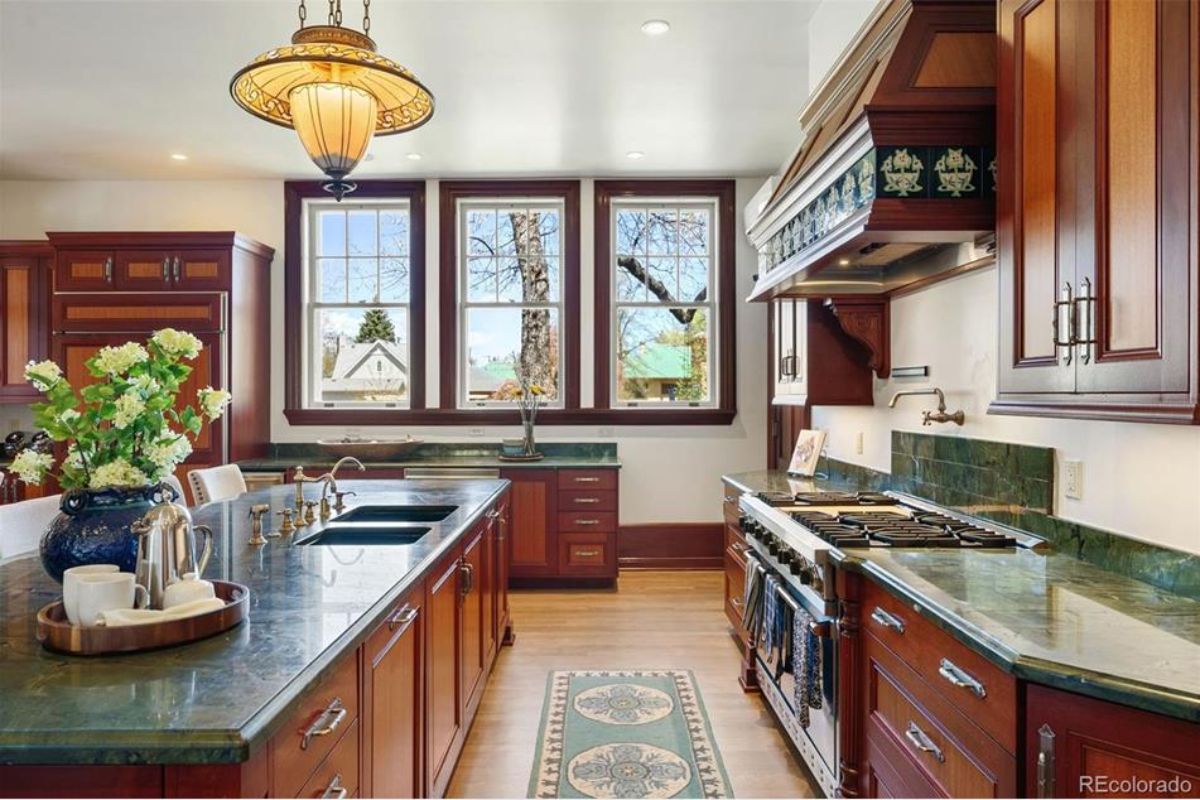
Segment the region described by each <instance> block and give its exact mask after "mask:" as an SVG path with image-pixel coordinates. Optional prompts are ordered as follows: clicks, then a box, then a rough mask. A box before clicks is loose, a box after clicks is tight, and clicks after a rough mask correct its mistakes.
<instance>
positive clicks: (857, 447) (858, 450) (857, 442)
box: [854, 431, 863, 456]
mask: <svg viewBox="0 0 1200 800" xmlns="http://www.w3.org/2000/svg"><path fill="white" fill-rule="evenodd" d="M862 451H863V432H862V431H859V432H858V433H856V434H854V454H855V455H860V456H861V455H862Z"/></svg>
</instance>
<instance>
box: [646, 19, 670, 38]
mask: <svg viewBox="0 0 1200 800" xmlns="http://www.w3.org/2000/svg"><path fill="white" fill-rule="evenodd" d="M669 30H671V23H669V22H667V21H666V20H665V19H648V20H646V21H645V22H643V23H642V33H644V34H646V35H647V36H662V35H663V34H664V33H666V32H667V31H669Z"/></svg>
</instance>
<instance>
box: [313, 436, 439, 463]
mask: <svg viewBox="0 0 1200 800" xmlns="http://www.w3.org/2000/svg"><path fill="white" fill-rule="evenodd" d="M423 444H425V442H424V440H422V439H414V438H412V437H411V436H408V437H405V438H404V439H351V438H347V439H318V440H317V446H318V447H320V448H321V449H322V450H324V451H325V452H326V453H328V454H329V455H331V456H334V457H335V458H341V457H342V456H353V457H354V458H357V459H358V460H359V461H362V462H367V461H396V460H398V459H400V458H402V457H403V456H406V455H408V454H409V453H411V452H413V451H414V450H416V449H417V448H418V447H420V446H421V445H423Z"/></svg>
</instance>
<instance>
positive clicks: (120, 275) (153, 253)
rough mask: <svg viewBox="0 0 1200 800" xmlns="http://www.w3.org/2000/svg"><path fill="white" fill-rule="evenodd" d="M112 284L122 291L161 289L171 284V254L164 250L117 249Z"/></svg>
mask: <svg viewBox="0 0 1200 800" xmlns="http://www.w3.org/2000/svg"><path fill="white" fill-rule="evenodd" d="M114 260H115V264H116V266H115V270H116V274H115V277H114V279H113V285H114V286H115V287H116V288H117V289H120V290H122V291H129V292H139V291H142V292H145V291H162V290H163V289H167V288H169V287H170V285H171V254H170V253H169V252H167V251H164V250H118V251H117V252H116V254H115V256H114Z"/></svg>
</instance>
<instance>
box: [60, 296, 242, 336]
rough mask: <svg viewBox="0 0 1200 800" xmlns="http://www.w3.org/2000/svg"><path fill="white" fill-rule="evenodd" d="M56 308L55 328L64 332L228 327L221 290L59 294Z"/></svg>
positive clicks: (204, 329) (211, 329)
mask: <svg viewBox="0 0 1200 800" xmlns="http://www.w3.org/2000/svg"><path fill="white" fill-rule="evenodd" d="M53 310H54V316H53V323H54V330H55V331H61V332H80V333H84V332H90V331H121V332H133V331H156V330H159V329H160V328H167V327H177V328H179V329H181V330H186V331H190V332H192V333H199V332H201V331H223V330H224V329H225V303H224V298H223V297H222V295H220V294H182V293H169V292H157V293H154V294H123V293H115V294H100V295H97V294H58V295H55V296H54V309H53Z"/></svg>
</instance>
